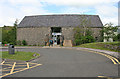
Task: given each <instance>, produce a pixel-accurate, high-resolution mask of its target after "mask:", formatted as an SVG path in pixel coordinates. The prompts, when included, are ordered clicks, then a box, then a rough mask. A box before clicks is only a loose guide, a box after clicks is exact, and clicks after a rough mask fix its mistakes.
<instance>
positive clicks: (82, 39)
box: [74, 27, 95, 45]
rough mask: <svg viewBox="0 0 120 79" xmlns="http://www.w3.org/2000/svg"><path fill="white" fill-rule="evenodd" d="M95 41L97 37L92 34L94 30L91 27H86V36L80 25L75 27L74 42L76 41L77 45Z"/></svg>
mask: <svg viewBox="0 0 120 79" xmlns="http://www.w3.org/2000/svg"><path fill="white" fill-rule="evenodd" d="M94 41H95V39H94V37H93V36H92V31H91V29H90V28H87V29H86V31H85V36H84V31H83V30H82V29H81V28H80V27H76V28H74V43H75V45H80V44H84V43H91V42H94Z"/></svg>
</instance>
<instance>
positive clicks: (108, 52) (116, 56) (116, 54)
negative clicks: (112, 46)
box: [70, 47, 120, 60]
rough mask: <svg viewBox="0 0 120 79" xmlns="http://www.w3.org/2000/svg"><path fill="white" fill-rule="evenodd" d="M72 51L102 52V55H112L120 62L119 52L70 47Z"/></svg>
mask: <svg viewBox="0 0 120 79" xmlns="http://www.w3.org/2000/svg"><path fill="white" fill-rule="evenodd" d="M70 48H71V49H80V50H84V49H85V50H90V51H94V52H100V53H104V54H106V55H110V56H113V57H115V58H117V59H118V60H120V58H119V57H120V56H119V55H120V54H119V53H118V52H112V51H107V50H100V49H92V48H83V47H70Z"/></svg>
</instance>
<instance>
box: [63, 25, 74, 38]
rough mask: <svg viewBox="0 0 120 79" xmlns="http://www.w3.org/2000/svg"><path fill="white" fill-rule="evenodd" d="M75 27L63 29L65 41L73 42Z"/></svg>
mask: <svg viewBox="0 0 120 79" xmlns="http://www.w3.org/2000/svg"><path fill="white" fill-rule="evenodd" d="M73 29H74V27H62V35H63V36H64V40H73V35H74V31H73Z"/></svg>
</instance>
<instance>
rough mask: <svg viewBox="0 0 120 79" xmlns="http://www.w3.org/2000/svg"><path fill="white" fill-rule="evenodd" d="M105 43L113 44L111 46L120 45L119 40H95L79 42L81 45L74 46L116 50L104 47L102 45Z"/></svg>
mask: <svg viewBox="0 0 120 79" xmlns="http://www.w3.org/2000/svg"><path fill="white" fill-rule="evenodd" d="M107 44H109V45H113V46H119V45H120V43H119V42H95V43H87V44H81V45H79V46H76V47H85V48H93V49H101V50H109V51H114V52H118V51H116V50H111V49H108V48H105V47H104V46H105V45H107Z"/></svg>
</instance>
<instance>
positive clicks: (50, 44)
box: [49, 39, 53, 47]
mask: <svg viewBox="0 0 120 79" xmlns="http://www.w3.org/2000/svg"><path fill="white" fill-rule="evenodd" d="M50 46H53V40H52V39H50V40H49V47H50Z"/></svg>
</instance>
